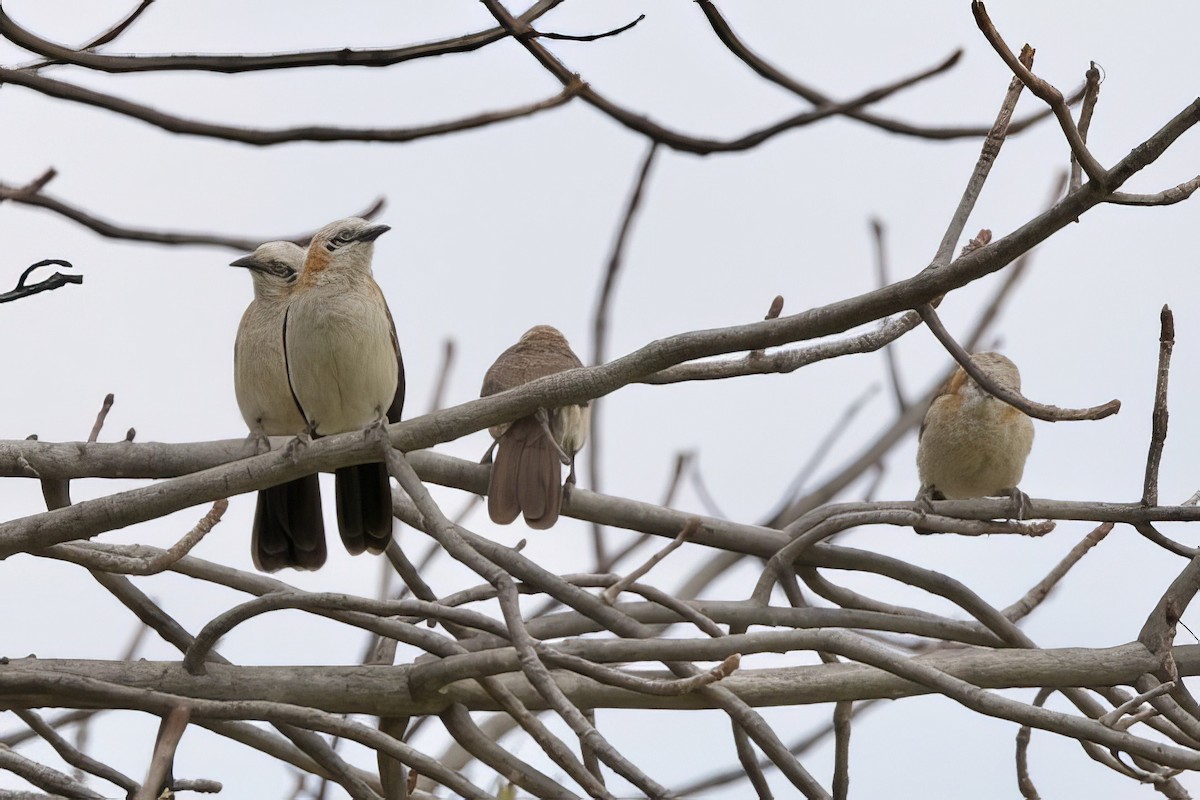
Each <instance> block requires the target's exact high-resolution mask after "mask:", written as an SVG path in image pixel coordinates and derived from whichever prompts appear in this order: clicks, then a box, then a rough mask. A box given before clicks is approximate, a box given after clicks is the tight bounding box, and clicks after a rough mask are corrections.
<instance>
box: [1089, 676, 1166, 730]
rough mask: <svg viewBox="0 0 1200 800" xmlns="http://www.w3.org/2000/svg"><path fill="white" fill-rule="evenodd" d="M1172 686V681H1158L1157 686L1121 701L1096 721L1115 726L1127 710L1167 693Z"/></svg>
mask: <svg viewBox="0 0 1200 800" xmlns="http://www.w3.org/2000/svg"><path fill="white" fill-rule="evenodd" d="M1174 688H1175V682H1174V681H1167V682H1166V683H1160V684H1158V685H1157V686H1154V687H1153V688H1151V689H1150V690H1148V691H1145V692H1142V693H1141V694H1139V695H1136V696H1134V697H1131V698H1130V699H1128V700H1126V701H1125V702H1124V703H1121V705H1119V706H1117V707H1116V708H1114V709H1113V710H1112V711H1110V712H1108V713H1107V714H1105V715H1104V716H1103V717H1101V718H1100V719H1099V720H1097V722H1099V723H1100V724H1101V725H1107V726H1108V727H1110V728H1115V727H1116V725H1117V722H1118V721H1119V720H1120V719H1121V717H1123V716H1125V715H1126V714H1128V713H1129V712H1131V711H1133V710H1134V709H1135V708H1137V707H1138V706H1140V705H1141V704H1142V703H1145V702H1147V701H1149V700H1153V699H1154V698H1156V697H1162V696H1163V695H1164V694H1167V693H1168V692H1170V691H1171V690H1172V689H1174ZM1126 727H1128V726H1126Z"/></svg>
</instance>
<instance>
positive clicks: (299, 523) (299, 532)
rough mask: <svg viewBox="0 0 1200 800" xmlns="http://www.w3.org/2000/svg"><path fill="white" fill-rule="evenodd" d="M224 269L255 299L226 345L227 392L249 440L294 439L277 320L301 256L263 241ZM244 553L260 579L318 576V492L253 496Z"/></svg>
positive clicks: (313, 480)
mask: <svg viewBox="0 0 1200 800" xmlns="http://www.w3.org/2000/svg"><path fill="white" fill-rule="evenodd" d="M230 266H234V267H244V268H245V269H247V270H249V271H250V277H251V278H252V279H253V281H254V300H253V301H252V302H251V303H250V305H249V306H248V307H247V308H246V312H245V313H244V314H242V321H241V324H239V325H238V331H237V338H236V339H235V340H234V345H233V389H234V394H235V395H236V396H237V403H238V408H239V409H240V410H241V412H242V418H243V419H244V420H245V421H246V425H247V427H249V428H250V433H251V436H253V437H255V438H258V439H260V440H263V439H265V438H266V437H268V436H295V435H297V434H301V433H304V431H305V429H306V424H305V421H304V417H303V416H302V415H301V414H300V409H299V408H298V407H297V406H296V400H295V398H293V397H292V390H291V387H290V386H289V385H288V376H287V363H286V362H285V360H284V355H283V320H284V316H285V315H286V314H287V308H288V302H289V301H290V300H291V296H292V291H293V289H294V288H295V286H296V279H297V276H298V273H299V271H300V269H301V268H302V267H303V266H304V249H303V248H302V247H300V246H298V245H295V244H293V243H291V242H267V243H266V244H264V245H261V246H259V248H258V249H257V250H255V251H254V252H253V253H251V254H250V255H248V256H243V257H242V258H239V259H238V260H236V261H234V262H233V263H232V264H231V265H230ZM250 554H251V557H252V558H253V559H254V566H255V567H257V568H258V569H260V570H263V571H265V572H274V571H275V570H278V569H282V568H283V567H294V568H296V569H317V568H319V567H320V566H321V565H322V564H324V563H325V554H326V553H325V524H324V522H323V521H322V519H321V486H320V484H319V483H318V482H317V476H316V475H315V474H313V475H305V476H304V477H303V478H297V479H296V480H293V481H288V482H287V483H283V484H280V485H278V486H271V487H268V488H266V489H263V490H262V491H260V492H259V493H258V501H257V504H256V506H255V509H254V525H253V528H252V532H251V545H250Z"/></svg>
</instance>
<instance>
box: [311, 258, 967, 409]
mask: <svg viewBox="0 0 1200 800" xmlns="http://www.w3.org/2000/svg"><path fill="white" fill-rule="evenodd" d="M305 270H307V267H306V268H305ZM967 377H968V376H967V371H966V370H965V369H963V368H962V367H959V368H958V371H957V372H955V373H954V377H952V378H951V379H950V385H949V386H948V387H946V394H958V391H959V389H961V388H962V387H963V384H964V383H966V382H967Z"/></svg>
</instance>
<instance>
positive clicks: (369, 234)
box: [358, 225, 392, 242]
mask: <svg viewBox="0 0 1200 800" xmlns="http://www.w3.org/2000/svg"><path fill="white" fill-rule="evenodd" d="M391 229H392V226H391V225H372V226H371V227H369V228H363V230H362V233H360V234H358V241H360V242H373V241H375V240H376V239H378V238H379V237H380V236H383V235H384V234H385V233H387V232H388V231H390V230H391Z"/></svg>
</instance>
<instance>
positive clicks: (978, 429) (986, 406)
mask: <svg viewBox="0 0 1200 800" xmlns="http://www.w3.org/2000/svg"><path fill="white" fill-rule="evenodd" d="M971 360H972V361H974V362H975V363H976V364H977V365H978V366H979V368H980V369H982V370H983V371H984V372H985V373H986V374H987V375H988V376H989V377H991V378H992V379H993V380H995V381H996V383H998V384H1000V385H1001V386H1003V387H1005V388H1008V389H1011V390H1013V391H1014V392H1019V391H1020V390H1021V373H1020V372H1018V371H1017V366H1016V364H1014V363H1013V362H1012V361H1010V360H1009V359H1008V358H1006V357H1004V356H1002V355H1000V354H999V353H976V354H975V355H973V356H971ZM918 442H919V444H918V446H917V472H918V473H919V474H920V477H921V491H920V493H919V494H918V495H917V498H918V500H920V501H922V502H925V503H927V502H928V501H929V500H961V499H965V498H969V497H997V496H1009V497H1012V498H1013V501H1014V502H1015V503H1017V504H1018V515H1017V516H1018V518H1020V517H1021V516H1023V513H1024V510H1025V507H1026V506H1027V505H1028V503H1029V498H1028V497H1026V496H1025V495H1024V494H1023V493H1022V492H1021V491H1020V489H1018V488H1017V484H1019V483H1020V482H1021V474H1022V473H1023V472H1024V471H1025V459H1026V458H1028V456H1029V451H1030V449H1031V448H1032V447H1033V421H1032V420H1030V419H1029V417H1027V416H1026V415H1025V414H1024V413H1023V412H1021V411H1018V410H1017V409H1015V408H1013V407H1012V406H1010V405H1008V404H1007V403H1005V402H1004V401H1002V400H997V399H996V398H995V397H993V396H992V395H990V394H988V393H987V392H986V391H985V390H984V389H982V388H981V387H980V386H979V384H977V383H975V381H974V380H972V379H971V378H970V377H969V376H968V375H967V373H966V370H964V369H963V368H962V367H959V368H958V370H957V371H956V372H955V373H954V375H953V377H951V378H950V381H949V382H948V383H947V384H946V385H945V386H944V387H943V388H942V391H941V393H940V394H938V396H937V397H935V398H934V399H933V402H932V403H930V405H929V411H928V412H926V414H925V422H924V423H923V424H922V425H921V431H920V434H919V435H918ZM918 532H921V531H918Z"/></svg>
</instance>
